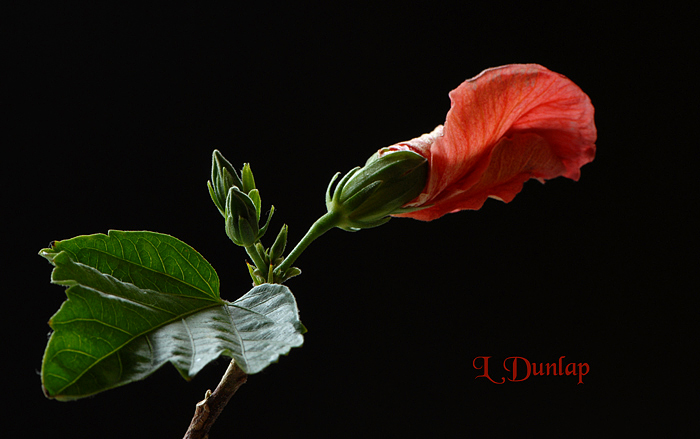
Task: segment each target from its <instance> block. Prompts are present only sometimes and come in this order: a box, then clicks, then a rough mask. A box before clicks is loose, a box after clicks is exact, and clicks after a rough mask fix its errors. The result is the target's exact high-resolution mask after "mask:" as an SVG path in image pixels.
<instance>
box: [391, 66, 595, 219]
mask: <svg viewBox="0 0 700 439" xmlns="http://www.w3.org/2000/svg"><path fill="white" fill-rule="evenodd" d="M450 100H451V101H452V107H451V108H450V111H449V112H448V113H447V120H446V122H445V124H444V127H443V126H442V125H440V126H438V127H437V128H435V130H434V131H433V132H431V133H429V134H424V135H423V136H421V137H418V138H416V139H413V140H409V141H407V142H401V143H398V144H396V145H392V146H390V147H388V148H385V149H383V152H389V151H396V150H412V151H414V152H417V153H418V154H421V155H422V156H423V157H425V158H426V159H428V163H429V165H430V171H429V176H428V182H427V184H426V186H425V188H424V189H423V192H422V193H421V195H419V196H418V197H417V198H416V199H414V200H413V201H411V202H410V203H408V204H406V205H405V207H417V206H429V207H426V208H424V209H422V210H418V211H415V212H411V213H404V214H399V215H396V216H400V217H410V218H415V219H419V220H425V221H430V220H434V219H436V218H439V217H441V216H442V215H445V214H447V213H451V212H457V211H460V210H464V209H479V208H481V206H482V205H483V204H484V202H485V201H486V199H487V198H489V197H491V198H496V199H499V200H502V201H504V202H506V203H507V202H510V201H511V200H513V198H514V197H515V195H516V194H517V193H518V192H520V190H521V189H522V187H523V183H524V182H525V181H527V180H528V179H530V178H535V179H537V180H539V181H541V182H543V183H544V180H548V179H551V178H555V177H559V176H563V177H567V178H570V179H572V180H578V179H579V176H580V174H581V172H580V168H581V166H583V165H585V164H586V163H589V162H590V161H592V160H593V157H594V155H595V141H596V128H595V124H594V122H593V106H592V105H591V102H590V99H589V98H588V96H586V94H585V93H583V91H581V89H580V88H579V87H578V86H576V84H574V83H573V82H571V81H570V80H569V79H567V78H566V77H564V76H563V75H560V74H558V73H554V72H552V71H550V70H548V69H546V68H544V67H542V66H540V65H537V64H512V65H507V66H502V67H496V68H492V69H488V70H485V71H483V72H482V73H481V74H479V75H478V76H476V77H474V78H472V79H469V80H467V81H465V82H464V83H462V84H461V85H460V86H459V87H457V88H456V89H455V90H453V91H452V92H450Z"/></svg>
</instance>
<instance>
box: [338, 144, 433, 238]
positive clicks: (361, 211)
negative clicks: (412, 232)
mask: <svg viewBox="0 0 700 439" xmlns="http://www.w3.org/2000/svg"><path fill="white" fill-rule="evenodd" d="M381 152H382V151H380V152H378V153H376V154H375V155H373V156H372V157H370V159H369V160H367V163H366V164H365V166H364V167H362V168H360V167H357V168H355V169H352V170H351V171H350V172H348V173H347V174H345V176H344V177H343V178H342V179H340V181H339V182H338V184H337V185H335V189H333V183H334V182H335V181H336V180H337V178H338V176H339V175H340V174H339V173H338V174H336V175H335V176H334V177H333V179H332V180H331V182H330V184H329V185H328V189H327V190H326V208H327V209H328V212H329V213H334V214H335V215H336V218H338V219H337V224H336V227H340V228H341V229H343V230H347V231H357V230H360V229H366V228H370V227H376V226H380V225H382V224H384V223H386V222H387V221H389V219H390V218H391V217H390V215H393V214H398V213H404V212H407V211H410V210H415V209H405V208H403V207H402V206H403V205H404V204H406V203H408V202H409V201H411V200H413V199H414V198H416V197H417V196H418V195H420V193H421V192H422V191H423V188H424V187H425V184H426V181H427V178H428V161H427V160H426V159H425V158H424V157H423V156H421V155H420V154H417V153H414V152H412V151H395V152H389V153H385V154H383V155H382V154H381Z"/></svg>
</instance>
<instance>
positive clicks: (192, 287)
mask: <svg viewBox="0 0 700 439" xmlns="http://www.w3.org/2000/svg"><path fill="white" fill-rule="evenodd" d="M119 244H120V246H121V241H119ZM151 245H152V244H151ZM165 245H169V244H167V243H166V244H165ZM76 246H77V245H76ZM77 247H78V248H79V249H80V250H83V249H86V250H88V251H94V252H96V253H100V254H102V255H105V256H109V257H112V258H114V259H116V260H118V261H122V262H125V263H128V264H130V265H133V266H135V267H139V268H142V269H144V270H147V271H149V272H151V273H155V274H157V275H161V276H164V277H167V278H169V279H173V280H175V281H176V282H177V283H179V284H183V285H185V286H187V287H190V288H191V289H194V290H196V291H199V292H201V293H202V294H204V295H205V296H207V297H209V298H213V299H215V300H221V298H220V294H218V291H216V290H214V288H212V286H211V284H210V283H209V282H207V281H206V280H204V277H203V276H202V274H201V273H200V272H199V270H197V269H196V268H195V267H194V266H193V265H192V263H191V262H190V261H188V260H187V258H185V256H184V255H183V254H182V253H180V252H179V251H177V249H175V248H174V247H172V246H170V248H172V249H173V251H175V252H176V253H177V254H178V255H180V256H181V257H182V258H183V259H184V260H185V261H187V263H188V264H189V266H190V267H192V269H193V270H194V271H195V272H196V273H197V274H198V275H199V278H200V279H201V280H202V282H204V283H205V284H207V285H208V286H209V288H210V289H211V292H212V294H213V295H214V296H212V295H210V294H209V293H208V292H207V291H205V290H203V289H201V288H199V287H197V286H196V285H193V284H191V283H188V282H187V281H185V280H183V279H178V278H177V277H175V276H173V275H171V274H169V273H168V272H164V271H157V270H154V269H153V268H150V267H146V266H145V265H139V264H137V263H135V262H134V261H131V260H129V259H125V258H124V257H123V256H117V255H115V254H112V253H108V252H107V251H105V250H102V249H99V248H95V247H80V246H77ZM61 251H65V252H66V253H68V254H70V255H71V256H73V258H74V259H75V262H77V263H80V264H83V265H86V266H88V267H92V266H91V265H89V264H86V263H85V262H82V261H80V260H79V258H78V255H77V254H76V253H73V252H72V251H70V250H66V249H64V250H61ZM123 252H124V250H123V247H122V253H123ZM157 253H158V258H159V259H160V261H161V263H162V264H163V267H165V264H164V263H163V259H162V258H161V257H160V252H157ZM139 259H141V257H140V256H139ZM92 268H94V269H96V270H98V271H99V272H100V273H102V274H108V275H109V276H112V277H113V278H115V279H117V280H119V281H120V282H126V281H124V280H121V279H119V278H117V277H116V276H114V275H112V274H109V273H103V272H102V270H99V269H97V267H92ZM183 272H184V270H183ZM132 280H133V279H132ZM126 283H130V284H132V285H134V286H135V287H137V288H139V289H141V290H143V289H148V290H151V291H153V290H152V289H150V288H141V287H139V286H138V285H136V284H135V283H134V282H126ZM158 293H160V294H168V295H171V296H181V297H190V298H197V299H201V297H198V296H187V295H184V294H176V293H168V292H163V291H158Z"/></svg>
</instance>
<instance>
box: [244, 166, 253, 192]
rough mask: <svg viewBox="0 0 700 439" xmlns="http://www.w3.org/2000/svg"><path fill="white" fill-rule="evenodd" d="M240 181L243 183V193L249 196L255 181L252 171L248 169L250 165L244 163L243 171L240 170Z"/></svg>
mask: <svg viewBox="0 0 700 439" xmlns="http://www.w3.org/2000/svg"><path fill="white" fill-rule="evenodd" d="M241 181H242V183H243V186H242V189H243V192H245V193H246V194H249V193H250V191H252V190H253V189H255V179H254V178H253V171H252V170H251V169H250V164H249V163H245V164H244V165H243V169H242V170H241Z"/></svg>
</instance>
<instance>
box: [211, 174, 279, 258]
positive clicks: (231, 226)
mask: <svg viewBox="0 0 700 439" xmlns="http://www.w3.org/2000/svg"><path fill="white" fill-rule="evenodd" d="M274 211H275V208H274V207H272V208H271V209H270V214H269V215H268V217H267V222H266V223H265V226H263V227H262V228H259V225H258V223H259V221H260V195H259V194H258V190H257V189H253V190H251V191H250V194H245V193H243V192H241V190H240V189H238V188H237V187H236V186H232V187H231V188H230V189H229V192H228V196H227V197H226V207H225V210H224V218H226V235H228V237H229V238H230V239H231V241H233V243H234V244H236V245H240V246H243V247H250V246H252V245H255V243H256V242H258V241H259V240H260V238H262V237H263V235H264V234H265V232H266V231H267V226H268V225H269V224H270V219H271V218H272V214H273V213H274Z"/></svg>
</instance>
